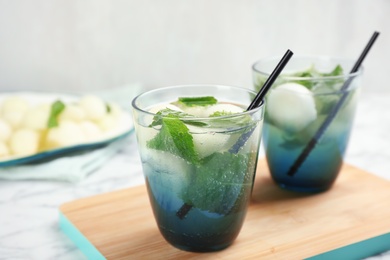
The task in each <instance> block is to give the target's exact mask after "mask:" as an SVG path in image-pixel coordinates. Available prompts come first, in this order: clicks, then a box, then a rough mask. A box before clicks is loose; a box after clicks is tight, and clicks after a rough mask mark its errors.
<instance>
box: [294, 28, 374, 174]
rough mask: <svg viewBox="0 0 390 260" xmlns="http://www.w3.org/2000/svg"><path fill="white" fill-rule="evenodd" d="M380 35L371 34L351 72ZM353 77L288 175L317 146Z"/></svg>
mask: <svg viewBox="0 0 390 260" xmlns="http://www.w3.org/2000/svg"><path fill="white" fill-rule="evenodd" d="M378 36H379V32H374V34H373V35H372V36H371V39H370V40H369V42H368V43H367V45H366V47H365V48H364V50H363V52H362V53H361V54H360V57H359V59H358V60H357V61H356V63H355V65H354V66H353V68H352V69H351V72H350V74H352V73H355V72H357V71H358V70H359V67H360V65H361V64H362V63H363V60H364V58H365V57H366V55H367V53H368V52H369V51H370V49H371V47H372V45H373V44H374V42H375V40H376V38H377V37H378ZM353 79H354V77H349V78H348V80H346V81H345V82H344V84H343V86H342V87H341V92H343V95H342V96H341V98H340V100H339V101H338V102H337V103H336V105H335V106H334V107H333V109H332V110H331V111H330V113H329V115H328V116H327V117H326V119H325V121H324V122H323V123H322V125H321V126H320V128H319V129H318V131H317V132H316V134H315V135H314V136H313V137H312V138H311V139H310V141H309V143H308V144H307V145H306V147H305V149H304V150H303V151H302V153H301V154H300V155H299V156H298V158H297V159H296V161H295V162H294V164H293V165H292V166H291V167H290V169H289V171H288V172H287V175H289V176H294V174H295V173H296V172H297V170H298V169H299V167H300V166H301V164H302V163H303V162H304V161H305V159H306V157H307V156H308V155H309V154H310V152H311V150H313V148H314V147H315V146H316V144H317V143H318V141H319V140H320V138H321V137H322V135H323V134H324V132H325V130H326V129H327V128H328V126H329V125H330V123H331V122H332V120H333V119H334V117H335V116H336V114H337V112H338V111H339V109H340V108H341V106H342V105H343V103H344V101H345V99H346V98H347V96H348V92H347V91H346V90H347V89H348V86H349V85H350V84H351V82H352V80H353Z"/></svg>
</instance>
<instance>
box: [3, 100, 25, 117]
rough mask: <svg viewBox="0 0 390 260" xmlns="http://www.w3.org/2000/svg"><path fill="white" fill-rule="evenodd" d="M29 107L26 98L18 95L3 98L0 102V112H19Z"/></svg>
mask: <svg viewBox="0 0 390 260" xmlns="http://www.w3.org/2000/svg"><path fill="white" fill-rule="evenodd" d="M28 108H29V103H28V102H27V100H26V99H24V98H22V97H19V96H11V97H8V98H6V99H4V101H3V103H2V108H1V112H2V114H3V115H4V114H6V113H10V112H21V113H24V112H26V111H27V109H28Z"/></svg>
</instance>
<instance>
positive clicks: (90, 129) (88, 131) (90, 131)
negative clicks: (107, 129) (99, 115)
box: [80, 121, 102, 142]
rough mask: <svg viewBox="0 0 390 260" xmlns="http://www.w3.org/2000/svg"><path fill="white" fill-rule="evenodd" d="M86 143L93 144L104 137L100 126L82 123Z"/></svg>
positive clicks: (86, 122)
mask: <svg viewBox="0 0 390 260" xmlns="http://www.w3.org/2000/svg"><path fill="white" fill-rule="evenodd" d="M80 127H81V130H82V131H83V133H84V135H85V138H86V141H89V142H92V141H96V140H99V139H100V138H101V137H102V130H101V129H100V128H99V126H98V125H97V124H95V123H93V122H91V121H83V122H81V123H80Z"/></svg>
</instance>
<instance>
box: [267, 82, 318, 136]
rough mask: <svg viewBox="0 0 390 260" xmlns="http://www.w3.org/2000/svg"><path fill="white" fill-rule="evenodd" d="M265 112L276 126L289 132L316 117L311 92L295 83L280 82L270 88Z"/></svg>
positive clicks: (301, 127) (304, 125) (307, 123)
mask: <svg viewBox="0 0 390 260" xmlns="http://www.w3.org/2000/svg"><path fill="white" fill-rule="evenodd" d="M267 113H268V116H269V117H270V119H271V120H272V121H273V122H274V123H275V125H276V126H278V127H281V128H283V129H285V130H286V131H289V132H297V131H300V130H302V129H304V128H305V127H306V126H308V125H309V124H310V123H311V122H313V121H314V120H315V119H316V117H317V111H316V107H315V102H314V97H313V94H312V93H311V91H310V90H308V89H307V88H306V87H305V86H303V85H301V84H297V83H286V84H282V85H280V86H278V87H276V88H275V89H273V90H271V93H269V95H268V99H267Z"/></svg>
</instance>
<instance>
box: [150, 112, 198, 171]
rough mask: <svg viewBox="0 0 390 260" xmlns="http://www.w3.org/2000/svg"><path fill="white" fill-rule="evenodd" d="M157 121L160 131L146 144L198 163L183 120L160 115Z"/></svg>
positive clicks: (191, 139) (190, 137)
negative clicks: (159, 123) (159, 124)
mask: <svg viewBox="0 0 390 260" xmlns="http://www.w3.org/2000/svg"><path fill="white" fill-rule="evenodd" d="M159 121H160V122H161V129H160V132H159V133H158V134H157V135H156V136H155V137H154V138H153V139H151V140H149V141H148V142H147V146H148V147H149V148H151V149H156V150H160V151H166V152H169V153H172V154H174V155H177V156H179V157H181V158H183V159H185V160H187V161H189V162H191V163H194V164H198V163H199V157H198V154H197V153H196V152H195V148H194V143H193V138H192V135H191V134H190V133H189V129H188V128H187V126H186V125H185V124H184V122H183V121H181V120H180V119H178V118H175V117H161V118H160V119H159Z"/></svg>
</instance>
